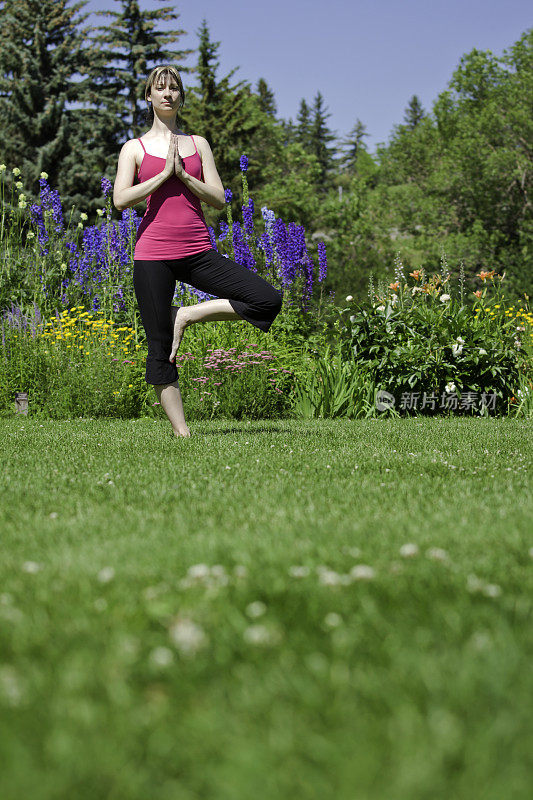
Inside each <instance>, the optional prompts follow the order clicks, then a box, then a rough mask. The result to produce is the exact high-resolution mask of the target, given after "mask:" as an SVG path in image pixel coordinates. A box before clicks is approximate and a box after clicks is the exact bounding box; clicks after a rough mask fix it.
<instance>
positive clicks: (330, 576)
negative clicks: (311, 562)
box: [318, 569, 342, 586]
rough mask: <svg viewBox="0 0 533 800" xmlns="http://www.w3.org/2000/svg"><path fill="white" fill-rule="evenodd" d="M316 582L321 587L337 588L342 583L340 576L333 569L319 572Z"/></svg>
mask: <svg viewBox="0 0 533 800" xmlns="http://www.w3.org/2000/svg"><path fill="white" fill-rule="evenodd" d="M318 580H319V582H320V583H321V584H322V585H323V586H339V585H340V584H341V583H342V577H341V575H339V573H338V572H335V570H333V569H323V570H320V573H319V575H318Z"/></svg>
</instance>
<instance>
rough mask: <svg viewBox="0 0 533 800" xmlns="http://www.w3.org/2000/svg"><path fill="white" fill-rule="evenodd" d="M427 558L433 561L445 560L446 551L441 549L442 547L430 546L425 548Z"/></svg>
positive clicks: (446, 556)
mask: <svg viewBox="0 0 533 800" xmlns="http://www.w3.org/2000/svg"><path fill="white" fill-rule="evenodd" d="M426 556H427V558H431V559H433V561H447V560H448V553H447V552H446V550H443V549H442V547H430V548H429V549H428V550H426Z"/></svg>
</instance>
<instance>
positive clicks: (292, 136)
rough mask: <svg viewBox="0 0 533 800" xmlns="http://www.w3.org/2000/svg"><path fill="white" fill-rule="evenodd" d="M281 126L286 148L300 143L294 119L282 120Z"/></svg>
mask: <svg viewBox="0 0 533 800" xmlns="http://www.w3.org/2000/svg"><path fill="white" fill-rule="evenodd" d="M280 125H281V129H282V131H283V143H284V145H285V146H287V145H289V144H292V143H293V142H296V141H298V128H297V126H296V125H295V124H294V122H293V121H292V118H289V120H285V119H282V120H280Z"/></svg>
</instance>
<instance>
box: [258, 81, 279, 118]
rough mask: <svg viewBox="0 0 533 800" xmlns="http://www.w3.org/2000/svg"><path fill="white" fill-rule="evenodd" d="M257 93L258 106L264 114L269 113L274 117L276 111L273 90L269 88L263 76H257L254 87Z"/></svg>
mask: <svg viewBox="0 0 533 800" xmlns="http://www.w3.org/2000/svg"><path fill="white" fill-rule="evenodd" d="M256 92H257V95H258V96H259V107H260V109H261V111H264V113H265V114H270V116H271V117H275V116H276V113H277V108H276V101H275V100H274V92H273V91H272V90H271V89H270V88H269V86H268V84H267V82H266V81H265V79H264V78H259V80H258V81H257V88H256Z"/></svg>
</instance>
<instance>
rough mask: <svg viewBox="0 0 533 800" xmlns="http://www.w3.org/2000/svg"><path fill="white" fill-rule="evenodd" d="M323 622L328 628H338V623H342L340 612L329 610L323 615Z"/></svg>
mask: <svg viewBox="0 0 533 800" xmlns="http://www.w3.org/2000/svg"><path fill="white" fill-rule="evenodd" d="M324 624H325V625H327V626H328V628H338V627H339V625H342V617H341V616H340V614H336V613H335V612H334V611H331V612H330V613H329V614H326V616H325V617H324Z"/></svg>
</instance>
